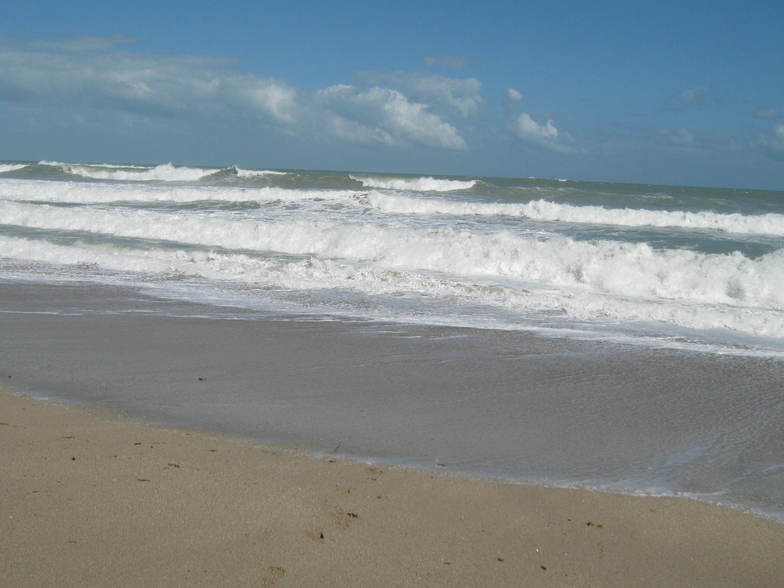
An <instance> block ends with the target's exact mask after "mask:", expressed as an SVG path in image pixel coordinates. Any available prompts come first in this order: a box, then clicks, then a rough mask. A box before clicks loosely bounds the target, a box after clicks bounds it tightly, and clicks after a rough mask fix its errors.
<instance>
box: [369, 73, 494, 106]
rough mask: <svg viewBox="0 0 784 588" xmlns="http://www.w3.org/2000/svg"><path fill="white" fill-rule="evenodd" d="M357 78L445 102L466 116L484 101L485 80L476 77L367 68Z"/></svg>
mask: <svg viewBox="0 0 784 588" xmlns="http://www.w3.org/2000/svg"><path fill="white" fill-rule="evenodd" d="M357 78H358V79H359V80H360V81H361V82H362V83H365V84H375V85H383V86H389V87H391V88H394V89H396V90H400V91H401V92H402V93H404V94H405V95H406V96H409V97H411V98H412V99H414V100H417V101H419V102H423V103H429V104H434V105H438V106H443V107H446V108H449V109H451V110H453V111H456V112H458V113H460V114H461V115H463V116H468V115H469V114H472V113H473V112H475V111H476V110H477V108H479V104H480V103H481V101H482V97H481V95H480V91H481V89H482V83H481V82H480V81H479V80H477V79H476V78H462V79H461V78H449V77H445V76H440V75H437V74H427V73H413V72H406V71H365V72H361V73H359V74H358V75H357Z"/></svg>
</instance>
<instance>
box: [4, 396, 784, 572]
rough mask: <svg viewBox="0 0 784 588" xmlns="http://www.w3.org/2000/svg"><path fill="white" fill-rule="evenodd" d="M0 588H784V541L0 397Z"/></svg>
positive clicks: (678, 511)
mask: <svg viewBox="0 0 784 588" xmlns="http://www.w3.org/2000/svg"><path fill="white" fill-rule="evenodd" d="M0 447H2V451H0V472H2V477H1V478H0V584H1V585H3V586H14V587H19V586H314V587H315V586H593V587H599V586H624V587H627V586H711V587H715V586H781V585H782V584H784V558H782V554H784V525H782V524H779V523H776V522H772V521H768V520H764V519H761V518H758V517H754V516H751V515H747V514H743V513H741V512H737V511H733V510H729V509H725V508H720V507H715V506H710V505H706V504H701V503H697V502H694V501H690V500H685V499H683V500H681V499H662V498H639V497H630V496H616V495H609V494H600V493H593V492H586V491H578V490H563V489H548V488H540V487H536V486H525V485H518V484H506V483H500V482H494V481H488V480H472V479H465V478H457V477H450V476H446V475H442V474H439V473H432V472H424V471H412V470H406V469H402V468H391V467H388V466H369V465H367V464H361V463H354V462H350V461H343V460H334V459H328V458H325V459H317V458H313V457H308V456H303V455H297V454H296V453H295V452H293V451H290V450H287V449H285V448H276V447H258V446H254V445H250V444H247V443H242V442H238V441H234V440H232V439H230V438H224V437H220V436H215V435H211V434H204V433H199V432H194V431H187V430H169V429H161V428H155V427H149V426H145V425H142V424H138V423H133V422H129V421H126V420H123V419H121V418H118V416H117V415H112V414H109V413H107V412H105V411H103V410H100V409H95V408H85V407H80V406H75V405H67V406H63V405H55V404H47V403H41V402H38V401H34V400H31V399H29V398H27V397H24V396H18V395H14V394H11V393H10V392H9V390H7V389H6V390H4V391H0Z"/></svg>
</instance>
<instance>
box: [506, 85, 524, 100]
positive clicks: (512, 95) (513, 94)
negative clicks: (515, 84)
mask: <svg viewBox="0 0 784 588" xmlns="http://www.w3.org/2000/svg"><path fill="white" fill-rule="evenodd" d="M506 97H507V98H509V100H512V101H514V102H520V101H521V100H522V99H523V95H522V94H521V93H520V91H518V90H515V89H514V88H509V89H508V90H507V91H506Z"/></svg>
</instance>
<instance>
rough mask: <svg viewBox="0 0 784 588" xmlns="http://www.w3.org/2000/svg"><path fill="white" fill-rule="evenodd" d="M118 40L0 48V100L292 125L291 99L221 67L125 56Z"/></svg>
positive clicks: (282, 89) (277, 84) (203, 61)
mask: <svg viewBox="0 0 784 588" xmlns="http://www.w3.org/2000/svg"><path fill="white" fill-rule="evenodd" d="M125 42H128V40H127V39H125V38H124V37H106V38H102V37H78V38H74V39H69V40H65V41H50V42H44V41H39V42H35V43H28V44H27V45H22V46H16V47H14V46H5V47H0V71H3V72H4V73H3V76H2V77H0V100H7V101H16V102H24V103H28V104H29V103H34V102H44V103H46V102H49V103H57V104H69V103H70V104H75V105H78V106H83V105H85V104H87V105H91V106H94V107H95V106H97V107H100V108H102V109H110V110H117V111H124V112H131V113H134V114H142V115H148V116H178V117H190V116H192V117H200V116H216V115H217V116H238V115H239V116H243V115H244V116H248V115H249V116H253V117H257V118H260V119H264V120H267V121H272V122H275V123H280V124H290V123H293V122H294V121H295V119H296V111H297V103H296V91H295V90H294V89H293V88H291V87H290V86H289V85H287V84H286V83H284V82H281V81H277V80H273V79H270V78H264V77H261V76H257V75H253V74H245V73H241V72H238V71H236V70H234V69H232V68H231V67H230V64H229V62H228V60H222V59H210V58H204V57H194V56H189V55H173V54H147V53H132V52H128V51H123V50H121V49H118V48H117V45H118V44H120V43H125Z"/></svg>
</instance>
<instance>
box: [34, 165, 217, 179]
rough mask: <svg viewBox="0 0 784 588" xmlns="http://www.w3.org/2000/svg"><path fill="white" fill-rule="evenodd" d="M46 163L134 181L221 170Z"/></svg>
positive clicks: (79, 172) (84, 174) (89, 175)
mask: <svg viewBox="0 0 784 588" xmlns="http://www.w3.org/2000/svg"><path fill="white" fill-rule="evenodd" d="M41 163H42V164H45V165H53V166H57V167H59V168H60V169H62V170H63V171H64V172H66V173H69V174H73V175H77V176H82V177H85V178H93V179H96V180H122V181H133V182H149V181H158V182H192V181H196V180H200V179H202V178H204V177H206V176H209V175H212V174H214V173H216V172H218V171H220V170H217V169H204V168H199V167H184V166H183V167H178V166H175V165H174V164H172V163H165V164H162V165H156V166H155V167H147V168H145V167H140V166H115V165H107V164H100V165H92V164H70V163H59V162H41Z"/></svg>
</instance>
